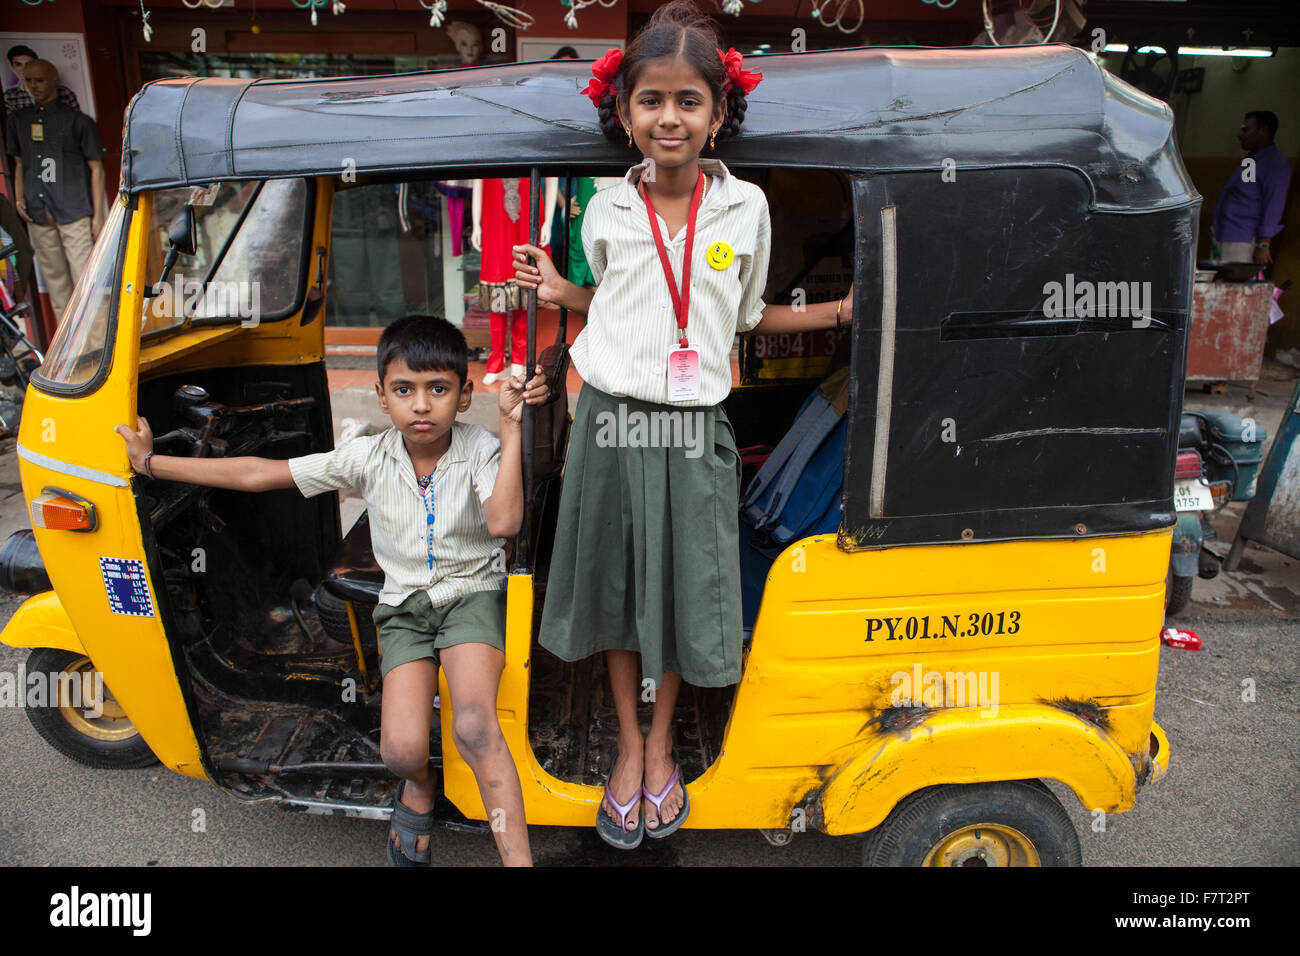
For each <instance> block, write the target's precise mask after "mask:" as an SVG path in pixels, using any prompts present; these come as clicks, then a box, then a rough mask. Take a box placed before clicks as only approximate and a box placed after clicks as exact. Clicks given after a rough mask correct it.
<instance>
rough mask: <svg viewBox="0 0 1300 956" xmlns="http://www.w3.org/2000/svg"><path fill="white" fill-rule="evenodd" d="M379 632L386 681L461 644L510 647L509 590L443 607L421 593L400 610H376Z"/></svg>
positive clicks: (475, 595) (483, 593)
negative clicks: (413, 663)
mask: <svg viewBox="0 0 1300 956" xmlns="http://www.w3.org/2000/svg"><path fill="white" fill-rule="evenodd" d="M374 618H375V627H376V628H378V629H379V654H380V657H379V673H380V675H381V676H383V677H387V676H388V672H389V671H391V670H392V669H393V668H394V667H397V666H398V665H399V664H406V663H408V662H410V661H418V660H424V659H425V658H429V659H431V660H432V661H433V662H434V663H435V664H436V663H438V652H439V651H440V650H442V649H443V648H444V647H453V646H454V645H456V644H488V645H490V646H492V647H495V648H496V649H497V650H499V651H502V652H503V653H504V651H505V649H506V592H505V591H503V590H493V591H471V592H470V593H469V594H464V595H461V596H460V597H458V598H456V599H455V600H452V601H448V602H447V603H446V604H440V605H438V606H437V607H434V606H433V603H432V602H431V601H430V600H429V595H428V592H426V591H416V592H415V593H414V594H412V595H410V596H409V597H408V598H407V599H406V600H405V601H403V602H402V603H401V604H400V605H398V606H397V607H393V606H392V605H389V604H380V605H379V606H378V607H376V608H375V613H374Z"/></svg>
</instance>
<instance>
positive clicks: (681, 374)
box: [668, 347, 700, 402]
mask: <svg viewBox="0 0 1300 956" xmlns="http://www.w3.org/2000/svg"><path fill="white" fill-rule="evenodd" d="M699 397H700V353H699V352H698V351H696V350H695V349H693V348H677V347H674V348H672V349H670V350H669V352H668V401H670V402H689V401H693V400H694V399H697V398H699Z"/></svg>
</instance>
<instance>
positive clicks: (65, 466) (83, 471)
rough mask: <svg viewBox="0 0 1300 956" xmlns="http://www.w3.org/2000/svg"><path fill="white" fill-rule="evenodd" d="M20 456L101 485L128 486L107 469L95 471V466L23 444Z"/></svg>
mask: <svg viewBox="0 0 1300 956" xmlns="http://www.w3.org/2000/svg"><path fill="white" fill-rule="evenodd" d="M18 457H19V458H21V459H23V461H30V462H31V463H32V464H33V465H40V466H41V467H42V468H48V469H50V471H57V472H59V473H61V474H64V475H71V476H72V477H74V478H85V479H86V480H87V481H95V482H98V483H99V484H101V485H112V486H113V487H114V488H125V487H126V479H125V478H119V477H118V476H117V475H110V474H109V473H108V472H106V471H95V469H93V468H83V467H82V466H81V465H74V464H71V463H70V462H66V461H59V460H58V459H57V458H50V457H48V456H46V455H42V454H40V453H39V452H34V451H32V450H31V449H30V448H24V447H23V446H22V445H19V446H18Z"/></svg>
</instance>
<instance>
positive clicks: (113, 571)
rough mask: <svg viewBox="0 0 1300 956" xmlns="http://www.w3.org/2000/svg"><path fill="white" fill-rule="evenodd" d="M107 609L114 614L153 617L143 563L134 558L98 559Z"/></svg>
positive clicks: (151, 602) (151, 601)
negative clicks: (106, 598)
mask: <svg viewBox="0 0 1300 956" xmlns="http://www.w3.org/2000/svg"><path fill="white" fill-rule="evenodd" d="M99 570H100V573H101V574H103V576H104V591H105V592H106V593H107V594H108V609H109V610H110V611H112V612H113V613H114V614H129V615H131V616H132V617H153V616H154V613H153V600H152V599H151V598H150V597H149V582H148V581H146V580H145V576H144V562H143V561H137V560H136V559H135V558H102V557H101V558H100V559H99Z"/></svg>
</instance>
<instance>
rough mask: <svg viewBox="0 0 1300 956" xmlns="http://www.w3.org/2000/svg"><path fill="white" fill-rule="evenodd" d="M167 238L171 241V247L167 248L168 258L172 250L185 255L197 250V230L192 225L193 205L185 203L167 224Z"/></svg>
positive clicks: (192, 253) (190, 254)
mask: <svg viewBox="0 0 1300 956" xmlns="http://www.w3.org/2000/svg"><path fill="white" fill-rule="evenodd" d="M167 240H168V241H169V242H170V243H171V248H170V249H168V250H167V255H168V258H171V253H172V251H173V250H175V251H176V252H179V253H181V254H182V255H186V256H192V255H194V253H196V252H198V248H199V247H198V230H197V229H195V227H194V207H193V206H190V205H186V207H185V208H184V209H182V210H181V211H180V212H178V213H177V214H176V217H175V218H174V219H172V221H171V223H170V224H168V226H167Z"/></svg>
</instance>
